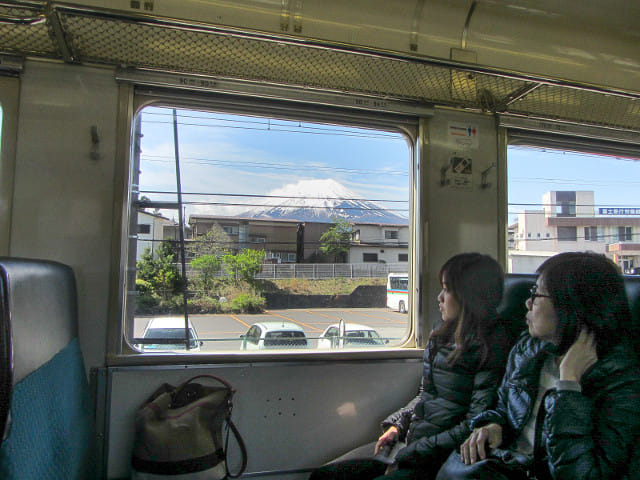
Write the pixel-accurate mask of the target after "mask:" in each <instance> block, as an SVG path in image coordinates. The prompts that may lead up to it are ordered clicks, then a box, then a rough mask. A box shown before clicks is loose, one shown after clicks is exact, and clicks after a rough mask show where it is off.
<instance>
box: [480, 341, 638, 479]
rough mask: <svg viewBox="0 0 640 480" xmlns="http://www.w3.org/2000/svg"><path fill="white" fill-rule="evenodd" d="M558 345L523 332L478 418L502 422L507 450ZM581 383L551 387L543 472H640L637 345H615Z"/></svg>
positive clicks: (563, 475)
mask: <svg viewBox="0 0 640 480" xmlns="http://www.w3.org/2000/svg"><path fill="white" fill-rule="evenodd" d="M553 349H554V347H553V345H550V344H548V343H546V342H543V341H541V340H538V339H535V338H532V337H531V336H529V335H528V333H527V334H524V335H523V336H522V337H521V339H520V340H519V341H518V343H517V344H516V346H515V347H514V348H513V350H512V351H511V354H510V356H509V361H508V364H507V371H506V373H505V377H504V380H503V382H502V384H501V386H500V388H499V390H498V404H497V406H496V409H495V410H489V411H487V412H484V413H482V414H480V415H479V416H478V417H476V418H474V419H473V421H472V426H473V427H474V428H475V427H479V426H482V425H485V424H487V423H491V422H495V423H498V424H501V425H502V426H503V442H502V445H501V448H502V449H507V451H508V449H509V447H510V446H511V445H512V444H511V442H513V441H514V440H515V438H516V437H517V436H518V435H519V434H520V431H521V429H522V427H523V426H524V424H525V423H526V421H527V419H528V418H529V415H530V414H531V410H532V406H533V401H534V400H535V397H536V395H537V390H538V379H539V372H540V368H541V367H542V364H543V363H544V360H545V358H546V357H547V355H549V354H551V352H552V351H553ZM580 383H581V386H582V392H576V391H570V390H556V389H550V390H548V391H547V392H546V394H545V397H544V399H543V404H544V408H545V411H544V412H542V414H540V415H538V417H537V423H536V444H535V445H534V451H535V452H537V453H536V457H537V458H539V459H540V460H541V462H540V463H539V464H538V468H537V470H538V472H537V475H538V478H549V477H550V478H553V479H555V480H565V479H566V480H568V479H570V480H587V479H589V480H596V479H597V480H613V479H615V480H619V479H631V478H633V479H638V478H640V472H638V471H634V469H635V468H637V465H638V464H639V462H638V452H637V451H636V450H637V448H638V440H640V366H639V364H638V361H637V358H636V357H635V355H634V353H633V352H632V351H631V350H630V349H629V348H628V347H626V346H625V345H622V344H621V345H618V346H616V347H614V348H613V349H612V351H611V352H610V353H609V354H608V355H607V356H606V357H604V358H602V359H600V360H598V361H597V362H596V364H595V365H594V366H593V367H592V368H591V369H590V370H588V371H587V372H586V373H585V375H583V377H582V380H581V382H580ZM499 451H500V452H505V450H499ZM538 453H539V454H540V455H538ZM545 457H546V458H545ZM513 458H517V457H516V456H514V457H513ZM520 458H524V457H520ZM630 463H631V464H632V465H636V467H630V466H629V464H630Z"/></svg>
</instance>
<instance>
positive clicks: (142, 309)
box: [136, 285, 160, 313]
mask: <svg viewBox="0 0 640 480" xmlns="http://www.w3.org/2000/svg"><path fill="white" fill-rule="evenodd" d="M136 287H137V285H136ZM159 303H160V299H159V298H158V297H156V296H155V295H152V294H150V293H145V294H142V295H138V296H137V297H136V313H155V311H156V309H157V307H158V305H159Z"/></svg>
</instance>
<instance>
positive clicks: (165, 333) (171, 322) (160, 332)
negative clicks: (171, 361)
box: [138, 317, 204, 352]
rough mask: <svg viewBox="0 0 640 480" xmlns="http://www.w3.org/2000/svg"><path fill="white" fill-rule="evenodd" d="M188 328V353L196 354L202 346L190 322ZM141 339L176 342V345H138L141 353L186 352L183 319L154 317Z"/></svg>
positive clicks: (148, 323)
mask: <svg viewBox="0 0 640 480" xmlns="http://www.w3.org/2000/svg"><path fill="white" fill-rule="evenodd" d="M187 325H188V327H189V352H198V351H200V347H201V346H202V345H203V343H204V342H202V341H201V340H200V339H199V338H198V333H197V332H196V329H195V328H194V327H193V324H192V323H191V320H189V321H188V323H187ZM142 338H149V339H164V340H173V339H175V340H176V343H150V344H139V345H138V347H139V348H140V350H141V351H143V352H180V351H186V350H187V348H186V346H185V343H184V317H154V318H152V319H151V320H149V321H148V322H147V326H146V327H145V328H144V332H143V333H142Z"/></svg>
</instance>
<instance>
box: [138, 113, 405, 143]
mask: <svg viewBox="0 0 640 480" xmlns="http://www.w3.org/2000/svg"><path fill="white" fill-rule="evenodd" d="M143 115H154V116H160V117H169V116H170V114H168V113H161V112H143ZM178 118H191V119H198V120H211V121H216V122H225V123H236V124H248V125H260V126H263V127H266V131H269V130H273V131H278V132H281V131H285V132H287V131H289V132H293V133H311V134H323V135H336V136H357V137H365V138H387V139H399V138H402V135H401V134H400V133H394V132H384V131H380V130H365V129H359V128H356V127H351V128H340V127H328V126H320V125H317V124H311V123H303V122H297V123H298V125H297V126H296V125H295V123H296V122H294V121H291V120H278V119H271V118H265V117H255V118H256V119H255V120H254V119H251V118H246V117H237V118H228V117H227V118H225V117H223V118H221V117H220V116H210V117H206V116H198V115H185V114H179V115H178ZM258 119H259V120H258ZM144 123H157V124H164V123H171V122H170V121H166V122H164V121H158V120H144V119H143V124H144ZM179 125H185V126H198V127H213V128H239V129H246V130H263V131H264V130H265V128H255V127H242V126H240V127H238V126H230V125H216V124H203V123H186V122H182V123H180V124H179ZM284 127H286V128H287V129H282V128H284ZM291 128H298V129H300V130H302V131H298V130H289V129H291Z"/></svg>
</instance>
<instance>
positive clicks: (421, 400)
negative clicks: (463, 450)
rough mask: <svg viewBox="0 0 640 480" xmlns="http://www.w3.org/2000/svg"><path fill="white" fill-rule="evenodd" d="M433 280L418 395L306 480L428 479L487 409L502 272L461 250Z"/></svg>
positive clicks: (501, 342)
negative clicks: (375, 434) (434, 312)
mask: <svg viewBox="0 0 640 480" xmlns="http://www.w3.org/2000/svg"><path fill="white" fill-rule="evenodd" d="M439 279H440V284H441V286H442V290H441V291H440V294H439V295H438V305H439V308H440V313H441V318H440V319H439V320H438V322H437V324H436V326H435V328H434V330H433V331H432V332H431V335H430V336H429V341H428V344H427V347H426V349H425V352H424V357H423V360H424V368H423V375H422V382H421V384H420V390H419V392H418V395H417V396H416V397H415V398H414V399H413V400H411V401H410V402H409V403H408V404H407V405H406V406H405V407H403V408H401V409H400V410H398V411H397V412H395V413H393V414H391V415H390V416H389V417H387V418H386V419H385V420H384V421H383V422H382V424H381V426H382V429H383V434H382V435H381V436H380V437H379V438H378V440H377V441H375V442H372V443H371V444H367V445H364V446H362V447H359V448H357V449H355V450H352V451H351V452H349V453H347V454H346V455H344V456H342V457H340V458H339V459H337V460H335V461H334V462H331V463H329V464H327V465H325V466H323V467H320V468H319V469H317V470H316V471H314V472H313V473H312V474H311V477H310V480H321V479H345V480H346V479H366V480H372V479H375V478H385V479H387V478H388V479H428V478H433V475H434V474H435V472H437V471H438V468H439V467H440V465H441V464H442V463H443V462H444V460H445V459H446V458H447V456H448V455H449V454H450V453H451V452H452V451H453V450H455V449H457V448H459V446H460V444H461V443H462V442H463V441H464V440H465V439H466V438H467V436H468V435H469V433H470V431H471V430H470V428H469V421H470V420H471V418H473V417H474V416H475V415H477V414H478V413H480V412H482V411H483V410H486V409H487V408H490V407H491V406H493V404H494V401H495V398H496V392H495V390H496V388H497V385H498V383H499V381H500V379H501V378H502V374H503V372H504V366H505V361H506V356H507V352H508V345H507V343H508V341H507V335H506V333H505V330H504V329H503V327H502V325H501V323H500V319H499V316H498V313H497V307H498V305H499V304H500V301H501V299H502V292H503V288H504V274H503V271H502V268H501V267H500V265H499V264H498V263H497V262H496V261H495V260H494V259H493V258H491V257H489V256H488V255H482V254H479V253H463V254H459V255H455V256H454V257H452V258H450V259H449V260H447V262H446V263H445V264H444V265H443V266H442V268H441V269H440V272H439ZM391 447H395V448H393V453H390V452H389V450H391ZM389 465H390V466H389Z"/></svg>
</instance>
